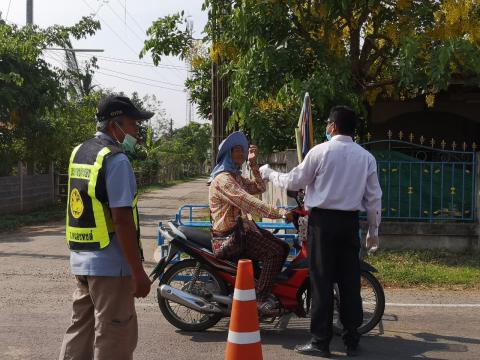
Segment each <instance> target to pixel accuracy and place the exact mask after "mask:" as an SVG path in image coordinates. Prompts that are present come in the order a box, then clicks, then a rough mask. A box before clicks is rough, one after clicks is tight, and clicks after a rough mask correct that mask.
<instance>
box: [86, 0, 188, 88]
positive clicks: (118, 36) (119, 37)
mask: <svg viewBox="0 0 480 360" xmlns="http://www.w3.org/2000/svg"><path fill="white" fill-rule="evenodd" d="M82 1H83V3H84V4H85V5H87V6H88V7H89V8H90V9H91V10H92V11H94V9H93V8H92V6H90V4H89V3H87V1H86V0H82ZM107 5H108V6H109V7H110V5H109V4H108V2H107ZM110 8H111V7H110ZM116 15H117V14H116ZM95 16H97V17H98V18H99V19H100V20H101V21H102V22H103V23H105V25H106V26H107V27H108V28H109V29H110V30H111V31H112V32H113V33H114V34H115V36H116V37H117V38H118V39H120V41H122V42H123V43H124V44H125V45H126V46H127V47H128V48H129V49H130V51H132V52H133V53H134V54H135V55H136V56H138V54H137V53H136V51H135V50H133V48H132V47H131V46H130V45H129V44H128V43H127V42H126V41H125V40H124V39H123V38H122V37H121V36H120V35H118V33H117V32H116V31H115V30H114V29H113V28H112V27H111V26H110V25H109V24H108V23H107V22H106V21H105V20H104V19H102V18H101V17H100V16H98V14H97V15H95ZM117 16H118V15H117ZM120 20H121V18H120ZM140 40H141V41H143V40H142V39H140ZM165 59H166V60H167V61H168V58H165ZM174 70H175V72H177V73H178V74H180V75H182V74H181V73H180V72H179V71H178V70H177V69H174ZM176 76H177V77H178V78H179V79H181V78H180V76H178V75H176Z"/></svg>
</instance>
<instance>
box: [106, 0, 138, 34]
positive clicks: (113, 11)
mask: <svg viewBox="0 0 480 360" xmlns="http://www.w3.org/2000/svg"><path fill="white" fill-rule="evenodd" d="M107 6H108V8H109V9H110V11H111V12H112V13H113V14H115V16H116V17H117V18H119V19H120V21H123V19H122V17H121V16H120V15H118V13H117V12H116V11H115V10H113V8H112V7H111V6H110V2H107ZM125 26H126V27H127V29H129V30H130V32H131V33H132V34H133V35H135V36H136V37H137V39H139V40H140V41H142V42H143V39H142V38H141V37H140V36H138V35H137V33H136V32H135V31H133V29H132V28H131V27H130V26H128V25H127V23H125Z"/></svg>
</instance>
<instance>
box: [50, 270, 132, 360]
mask: <svg viewBox="0 0 480 360" xmlns="http://www.w3.org/2000/svg"><path fill="white" fill-rule="evenodd" d="M76 279H77V289H76V290H75V292H74V293H73V313H72V323H71V325H70V326H69V328H68V329H67V332H66V334H65V337H64V338H63V344H62V348H61V351H60V356H59V360H93V359H95V360H106V359H109V360H111V359H115V360H131V359H133V351H134V350H135V348H136V346H137V339H138V326H137V314H136V312H135V299H134V297H133V292H134V284H133V280H132V278H131V277H109V276H76Z"/></svg>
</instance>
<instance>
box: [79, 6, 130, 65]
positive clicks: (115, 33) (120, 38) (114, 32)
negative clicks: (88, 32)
mask: <svg viewBox="0 0 480 360" xmlns="http://www.w3.org/2000/svg"><path fill="white" fill-rule="evenodd" d="M82 1H83V3H84V4H85V5H87V6H88V7H89V8H90V10H92V11H95V10H94V9H93V8H92V7H91V6H90V4H89V3H87V1H86V0H82ZM95 17H98V18H99V19H100V20H101V21H102V22H103V23H104V24H105V25H106V26H107V27H108V28H109V29H110V31H111V32H113V34H114V35H115V36H116V37H117V38H118V39H119V40H120V41H121V42H123V43H124V44H125V46H126V47H127V48H128V49H130V51H131V52H133V53H134V54H135V55H136V56H138V54H137V52H136V51H135V50H134V49H133V48H132V47H131V46H130V45H129V44H128V43H127V42H126V41H125V40H124V39H123V38H122V37H121V36H120V35H118V33H117V32H116V31H115V30H114V29H113V28H112V27H111V26H110V25H109V24H108V23H107V22H106V21H105V20H104V19H102V18H101V17H100V16H99V15H98V14H97V15H95Z"/></svg>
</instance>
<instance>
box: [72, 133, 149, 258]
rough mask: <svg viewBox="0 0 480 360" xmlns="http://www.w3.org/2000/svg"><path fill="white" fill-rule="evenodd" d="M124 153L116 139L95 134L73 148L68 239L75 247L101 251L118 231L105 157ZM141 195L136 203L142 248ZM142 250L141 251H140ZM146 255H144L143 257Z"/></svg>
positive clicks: (135, 198) (134, 206)
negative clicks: (139, 206)
mask: <svg viewBox="0 0 480 360" xmlns="http://www.w3.org/2000/svg"><path fill="white" fill-rule="evenodd" d="M120 152H122V150H121V149H120V148H119V147H118V146H117V145H116V144H115V143H113V142H110V141H108V140H106V139H102V138H99V137H95V138H93V139H90V140H87V141H86V142H84V143H83V144H80V145H78V146H77V147H76V148H75V149H73V152H72V155H71V156H70V163H69V166H68V201H67V227H66V238H67V243H68V246H69V248H70V249H71V250H76V251H89V250H90V251H91V250H100V249H104V248H105V247H107V246H108V244H110V239H111V237H112V235H113V234H114V232H115V231H114V229H113V225H112V216H111V213H110V208H109V206H108V196H107V187H106V183H105V170H104V167H103V164H104V162H105V159H106V158H108V157H110V156H113V155H115V154H118V153H120ZM137 202H138V196H137V194H135V197H134V199H133V203H132V212H133V219H134V221H135V226H136V229H137V240H138V244H139V247H140V250H141V242H140V225H139V220H138V209H137ZM140 252H141V251H140ZM142 257H143V256H142Z"/></svg>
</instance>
